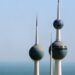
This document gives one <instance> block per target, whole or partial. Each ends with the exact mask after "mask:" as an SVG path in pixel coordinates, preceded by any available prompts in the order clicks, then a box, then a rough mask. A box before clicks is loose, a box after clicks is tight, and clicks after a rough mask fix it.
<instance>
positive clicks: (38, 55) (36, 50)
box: [29, 17, 43, 75]
mask: <svg viewBox="0 0 75 75" xmlns="http://www.w3.org/2000/svg"><path fill="white" fill-rule="evenodd" d="M37 23H38V21H37V17H36V35H35V44H34V45H33V46H32V47H31V48H30V51H29V55H30V57H31V59H32V60H34V75H39V60H40V59H42V57H43V50H42V48H41V47H40V46H39V40H38V24H37Z"/></svg>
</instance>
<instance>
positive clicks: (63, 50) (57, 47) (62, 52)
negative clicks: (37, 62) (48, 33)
mask: <svg viewBox="0 0 75 75" xmlns="http://www.w3.org/2000/svg"><path fill="white" fill-rule="evenodd" d="M51 47H52V57H53V58H54V59H55V60H61V59H63V58H64V57H65V56H66V54H67V46H66V45H64V44H63V43H62V42H61V41H55V42H54V43H52V45H51V46H50V48H49V53H51Z"/></svg>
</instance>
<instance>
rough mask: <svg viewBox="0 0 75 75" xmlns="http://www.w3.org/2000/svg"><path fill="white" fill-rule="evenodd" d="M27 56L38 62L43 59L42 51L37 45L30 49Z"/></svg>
mask: <svg viewBox="0 0 75 75" xmlns="http://www.w3.org/2000/svg"><path fill="white" fill-rule="evenodd" d="M29 55H30V57H31V59H33V60H40V59H42V57H43V50H42V48H41V47H40V46H39V45H34V46H33V47H31V49H30V51H29Z"/></svg>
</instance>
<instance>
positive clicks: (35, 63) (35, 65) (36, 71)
mask: <svg viewBox="0 0 75 75" xmlns="http://www.w3.org/2000/svg"><path fill="white" fill-rule="evenodd" d="M34 75H39V61H34Z"/></svg>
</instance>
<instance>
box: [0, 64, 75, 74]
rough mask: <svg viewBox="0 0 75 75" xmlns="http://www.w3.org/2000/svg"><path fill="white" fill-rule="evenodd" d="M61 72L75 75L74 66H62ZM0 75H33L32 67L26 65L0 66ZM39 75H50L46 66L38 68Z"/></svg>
mask: <svg viewBox="0 0 75 75" xmlns="http://www.w3.org/2000/svg"><path fill="white" fill-rule="evenodd" d="M62 70H63V72H62V73H63V75H75V65H74V64H70V65H69V64H67V65H64V66H63V67H62ZM0 75H34V67H33V65H28V64H0ZM40 75H50V72H49V66H48V65H46V64H45V65H42V66H41V67H40Z"/></svg>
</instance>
